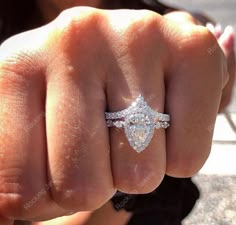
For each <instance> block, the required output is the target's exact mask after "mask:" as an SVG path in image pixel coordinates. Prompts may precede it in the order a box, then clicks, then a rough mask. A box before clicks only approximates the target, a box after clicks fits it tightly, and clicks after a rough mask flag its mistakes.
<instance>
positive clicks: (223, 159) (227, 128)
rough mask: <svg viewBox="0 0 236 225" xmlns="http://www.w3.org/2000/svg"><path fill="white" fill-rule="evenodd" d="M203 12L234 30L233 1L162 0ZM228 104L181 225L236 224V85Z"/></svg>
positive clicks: (235, 9)
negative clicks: (196, 196)
mask: <svg viewBox="0 0 236 225" xmlns="http://www.w3.org/2000/svg"><path fill="white" fill-rule="evenodd" d="M163 2H165V3H169V4H170V5H175V6H177V7H182V8H186V9H189V10H199V11H203V12H205V13H207V14H208V15H210V16H211V17H212V18H214V19H215V20H216V21H217V22H218V23H220V24H221V25H222V27H225V26H227V25H232V26H233V27H234V30H235V31H236V0H195V1H194V0H164V1H163ZM234 87H235V88H234V94H233V98H232V103H231V105H230V106H229V107H228V109H227V111H226V112H225V113H222V114H220V115H219V116H218V118H217V122H216V128H215V132H214V140H213V145H212V152H211V155H210V157H209V159H208V161H207V162H206V164H205V166H204V167H203V168H202V170H201V171H200V173H199V174H198V175H197V176H196V177H195V178H194V181H195V183H197V185H198V186H199V188H200V190H201V198H200V200H199V201H198V203H197V205H196V207H195V208H194V210H193V212H192V213H191V214H190V215H189V217H188V218H187V219H185V221H184V225H236V84H235V85H234Z"/></svg>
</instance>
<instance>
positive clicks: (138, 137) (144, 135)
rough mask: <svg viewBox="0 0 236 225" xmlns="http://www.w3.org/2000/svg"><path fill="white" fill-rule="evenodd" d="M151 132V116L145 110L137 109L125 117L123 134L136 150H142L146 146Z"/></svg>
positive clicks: (152, 129)
mask: <svg viewBox="0 0 236 225" xmlns="http://www.w3.org/2000/svg"><path fill="white" fill-rule="evenodd" d="M153 133H154V126H153V117H152V116H151V115H149V113H148V112H146V111H145V110H140V109H139V110H138V111H136V112H132V114H130V115H128V116H127V117H126V119H125V134H126V137H127V139H128V141H129V144H130V145H131V146H132V147H133V148H134V149H135V150H136V151H137V152H142V151H143V150H144V149H145V148H146V147H147V146H148V144H149V143H150V141H151V139H152V136H153Z"/></svg>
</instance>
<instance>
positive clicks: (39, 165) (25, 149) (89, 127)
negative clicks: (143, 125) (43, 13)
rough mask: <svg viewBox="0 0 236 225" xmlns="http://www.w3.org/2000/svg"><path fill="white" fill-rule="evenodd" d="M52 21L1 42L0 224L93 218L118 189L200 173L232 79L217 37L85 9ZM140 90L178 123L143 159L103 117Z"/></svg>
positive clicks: (154, 17)
mask: <svg viewBox="0 0 236 225" xmlns="http://www.w3.org/2000/svg"><path fill="white" fill-rule="evenodd" d="M51 3H53V1H52V2H51ZM55 4H56V3H55ZM68 4H69V2H68ZM58 6H59V4H58ZM66 6H69V5H65V7H66ZM62 9H64V8H63V7H62V8H60V10H62ZM60 10H59V11H60ZM50 15H52V14H50ZM45 18H46V17H45ZM48 18H51V16H50V17H48ZM120 18H125V20H124V21H123V20H121V19H120ZM45 20H47V19H45ZM51 21H52V22H51V23H49V24H48V25H45V26H43V27H41V28H38V29H35V30H33V31H29V32H26V33H23V34H19V35H17V36H15V37H13V38H11V39H9V40H7V41H6V42H4V43H3V45H2V46H1V51H0V90H1V91H0V100H1V101H0V109H1V111H0V121H1V123H0V141H1V143H0V146H1V149H0V154H1V158H0V165H1V166H0V182H1V185H0V186H1V189H0V193H1V194H0V200H1V201H0V215H2V217H3V219H2V221H1V224H4V225H8V224H11V223H12V218H16V219H25V220H47V219H50V218H55V217H58V216H62V215H66V214H68V213H71V212H78V211H84V210H85V211H87V210H90V211H91V210H94V209H97V208H99V207H101V206H102V205H104V203H105V202H107V201H108V200H109V199H110V198H111V196H112V195H113V194H114V193H115V191H116V190H121V191H124V192H127V193H148V192H150V191H152V190H153V189H155V188H156V187H157V186H158V185H159V184H160V183H161V181H162V179H163V177H164V174H168V175H171V176H175V177H188V176H192V175H194V174H195V173H196V172H197V171H198V170H199V169H200V168H201V167H202V165H203V164H204V162H205V161H206V159H207V157H208V155H209V152H210V147H211V139H212V133H213V126H214V122H215V119H216V115H217V113H218V111H219V106H220V102H221V97H222V91H223V90H224V88H225V87H227V82H228V80H229V73H228V68H227V61H226V58H225V55H224V54H223V51H222V50H221V48H220V45H219V44H218V42H217V40H216V38H215V37H214V35H213V34H212V33H211V32H209V31H208V30H207V29H206V28H204V27H202V26H196V25H193V24H191V23H183V24H182V26H180V25H179V24H178V23H176V22H173V21H172V20H171V19H170V18H165V17H162V16H160V15H158V14H156V13H152V12H148V11H132V13H130V11H129V10H120V11H109V10H98V9H93V8H84V7H76V8H73V9H69V10H67V11H64V12H63V13H62V14H61V15H60V16H59V17H57V18H56V19H54V20H51ZM32 40H34V41H33V42H32ZM212 46H217V48H216V51H215V52H214V54H209V53H208V52H207V50H208V49H209V48H212ZM141 49H142V50H141ZM94 59H96V60H94ZM147 59H148V60H147ZM94 93H96V94H94ZM139 93H142V94H143V96H144V97H145V99H146V101H147V102H148V104H149V105H150V106H151V107H152V108H153V109H154V110H157V111H160V112H164V111H165V112H166V113H169V114H170V115H171V118H172V120H171V127H170V128H169V129H168V130H167V132H165V131H164V130H157V131H155V134H154V138H153V139H152V141H151V143H150V145H149V146H148V148H147V149H146V150H145V151H144V152H143V153H141V154H137V153H136V152H135V151H133V150H132V149H131V147H130V146H129V144H128V143H127V140H126V138H125V136H124V133H123V131H121V130H118V129H110V130H109V131H108V129H107V127H106V123H105V120H104V111H105V110H108V111H116V110H120V109H123V108H126V107H127V106H129V105H130V103H131V102H132V101H133V100H134V99H135V98H136V97H137V96H138V95H139ZM12 127H14V129H12ZM22 131H23V132H22ZM108 132H109V133H110V137H109V135H108ZM19 152H20V153H21V154H19ZM127 162H129V163H127ZM32 174H34V177H32ZM35 177H36V178H37V179H35ZM39 193H40V195H39ZM32 199H34V202H33V201H32ZM102 209H103V208H102ZM128 217H129V215H127V214H126V215H125V216H124V221H125V220H126V219H128ZM122 218H123V217H122Z"/></svg>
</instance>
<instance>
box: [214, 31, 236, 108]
mask: <svg viewBox="0 0 236 225" xmlns="http://www.w3.org/2000/svg"><path fill="white" fill-rule="evenodd" d="M218 43H219V45H220V47H221V49H222V50H223V52H224V54H225V57H226V60H227V66H228V72H229V75H230V76H229V81H228V83H227V85H226V86H225V88H224V90H223V95H222V99H221V105H220V111H223V110H224V109H225V108H226V107H227V105H228V104H229V103H230V100H231V96H232V91H233V86H234V81H235V74H236V72H235V61H236V60H235V52H234V31H233V28H232V27H231V26H228V27H226V29H225V30H224V33H223V34H222V35H221V36H220V38H219V40H218Z"/></svg>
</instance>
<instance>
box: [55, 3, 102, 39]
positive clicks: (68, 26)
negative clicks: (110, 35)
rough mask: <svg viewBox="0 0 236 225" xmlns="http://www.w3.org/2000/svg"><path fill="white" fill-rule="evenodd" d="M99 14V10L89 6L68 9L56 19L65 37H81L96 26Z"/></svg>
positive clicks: (60, 31)
mask: <svg viewBox="0 0 236 225" xmlns="http://www.w3.org/2000/svg"><path fill="white" fill-rule="evenodd" d="M99 15H100V13H99V10H97V9H93V8H89V7H75V8H71V9H66V10H64V11H63V12H61V14H60V15H59V16H58V18H57V19H56V27H57V29H58V31H59V34H60V35H62V37H64V38H70V37H71V38H75V37H80V36H81V34H83V35H86V34H88V33H89V32H90V31H91V30H93V29H95V28H96V26H97V23H98V21H99V18H98V17H99ZM61 39H63V38H61Z"/></svg>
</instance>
